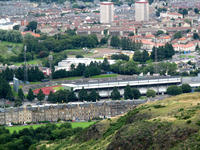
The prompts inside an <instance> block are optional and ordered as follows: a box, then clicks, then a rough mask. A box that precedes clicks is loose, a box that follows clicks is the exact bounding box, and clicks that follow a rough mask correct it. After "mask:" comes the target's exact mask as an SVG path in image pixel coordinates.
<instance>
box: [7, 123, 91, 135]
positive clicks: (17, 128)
mask: <svg viewBox="0 0 200 150" xmlns="http://www.w3.org/2000/svg"><path fill="white" fill-rule="evenodd" d="M94 123H95V122H94V121H91V122H71V125H72V128H77V127H81V128H86V127H89V126H90V125H92V124H94ZM61 124H62V123H56V125H57V126H60V125H61ZM45 125H46V124H34V125H26V126H12V127H6V129H8V130H9V131H10V132H11V133H13V132H14V131H16V132H19V131H20V130H23V129H25V128H30V127H32V128H33V129H36V128H38V127H41V126H45Z"/></svg>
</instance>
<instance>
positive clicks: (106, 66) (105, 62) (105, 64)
mask: <svg viewBox="0 0 200 150" xmlns="http://www.w3.org/2000/svg"><path fill="white" fill-rule="evenodd" d="M101 69H102V70H104V71H109V70H110V64H109V62H108V59H107V58H104V60H103V63H102V64H101Z"/></svg>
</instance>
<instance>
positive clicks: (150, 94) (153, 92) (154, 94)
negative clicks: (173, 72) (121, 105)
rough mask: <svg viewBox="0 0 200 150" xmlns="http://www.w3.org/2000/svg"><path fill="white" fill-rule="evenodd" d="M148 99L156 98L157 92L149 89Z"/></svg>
mask: <svg viewBox="0 0 200 150" xmlns="http://www.w3.org/2000/svg"><path fill="white" fill-rule="evenodd" d="M146 96H147V97H155V96H156V92H155V91H154V90H151V89H148V90H147V93H146Z"/></svg>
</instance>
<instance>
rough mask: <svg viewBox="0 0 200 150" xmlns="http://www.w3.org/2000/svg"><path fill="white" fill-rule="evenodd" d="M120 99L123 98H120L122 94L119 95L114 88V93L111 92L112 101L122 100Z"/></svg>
mask: <svg viewBox="0 0 200 150" xmlns="http://www.w3.org/2000/svg"><path fill="white" fill-rule="evenodd" d="M120 97H121V96H120V93H119V91H118V89H117V87H114V88H113V90H112V92H111V99H112V100H120Z"/></svg>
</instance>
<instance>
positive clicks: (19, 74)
mask: <svg viewBox="0 0 200 150" xmlns="http://www.w3.org/2000/svg"><path fill="white" fill-rule="evenodd" d="M24 70H25V68H24V66H22V67H19V68H17V69H10V68H8V67H7V68H6V69H5V70H2V72H1V73H0V76H2V77H3V78H4V79H6V80H7V81H12V80H13V77H14V75H15V77H16V78H18V79H19V80H22V81H24ZM27 74H28V81H29V82H36V81H41V80H42V79H44V78H45V77H44V74H43V72H42V71H40V70H39V68H38V67H37V66H35V67H28V69H27Z"/></svg>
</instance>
